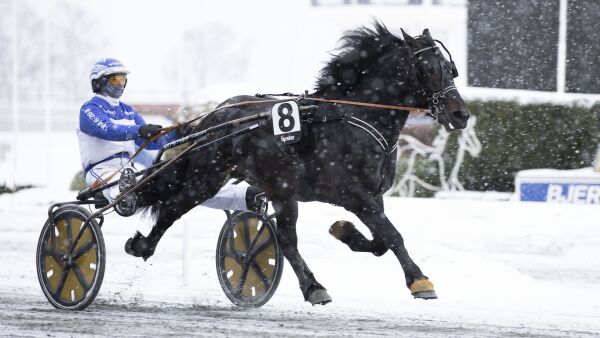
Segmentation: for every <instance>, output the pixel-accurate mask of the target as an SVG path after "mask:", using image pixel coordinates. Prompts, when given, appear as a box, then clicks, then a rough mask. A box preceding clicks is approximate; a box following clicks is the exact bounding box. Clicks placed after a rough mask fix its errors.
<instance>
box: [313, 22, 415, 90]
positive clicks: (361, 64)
mask: <svg viewBox="0 0 600 338" xmlns="http://www.w3.org/2000/svg"><path fill="white" fill-rule="evenodd" d="M374 26H375V28H374V29H370V28H367V27H361V28H358V29H355V30H351V31H348V32H346V33H345V34H344V35H343V36H342V38H341V39H340V47H339V48H338V49H337V50H338V51H339V53H338V54H337V55H334V56H333V57H332V59H331V60H330V61H329V62H328V63H327V64H326V65H325V67H323V69H322V70H321V72H320V75H319V77H318V78H317V85H316V88H315V89H316V93H317V94H320V95H326V96H329V97H334V98H335V97H339V96H341V95H343V94H345V93H347V92H348V91H349V90H350V89H351V88H352V86H353V85H354V84H355V83H356V82H358V80H359V78H360V77H361V76H363V74H365V72H366V71H367V69H368V67H369V65H370V64H371V63H372V62H374V61H376V60H377V59H378V58H379V57H380V56H381V55H384V54H386V53H388V52H389V51H390V50H393V49H395V48H398V47H402V46H404V45H405V43H404V41H403V40H402V39H401V38H400V37H398V36H396V35H394V34H392V33H390V31H389V30H388V29H387V28H386V27H385V25H383V24H382V23H381V22H378V21H376V22H375V23H374Z"/></svg>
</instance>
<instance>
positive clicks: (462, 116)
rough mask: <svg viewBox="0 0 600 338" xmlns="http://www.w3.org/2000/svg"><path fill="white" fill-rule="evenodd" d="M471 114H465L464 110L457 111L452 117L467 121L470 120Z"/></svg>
mask: <svg viewBox="0 0 600 338" xmlns="http://www.w3.org/2000/svg"><path fill="white" fill-rule="evenodd" d="M470 115H471V114H469V112H465V111H462V110H455V111H453V112H452V116H454V117H455V118H457V119H459V120H466V119H468V118H469V116H470Z"/></svg>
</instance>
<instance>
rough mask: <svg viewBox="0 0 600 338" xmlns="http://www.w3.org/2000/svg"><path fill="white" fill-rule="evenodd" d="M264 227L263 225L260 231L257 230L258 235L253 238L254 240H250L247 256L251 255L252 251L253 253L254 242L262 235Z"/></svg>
mask: <svg viewBox="0 0 600 338" xmlns="http://www.w3.org/2000/svg"><path fill="white" fill-rule="evenodd" d="M265 228H266V226H265V225H264V224H263V225H262V226H261V227H260V229H259V230H258V233H257V234H256V236H254V239H253V240H252V244H250V246H249V247H248V254H251V253H252V251H254V250H253V249H254V247H255V246H256V242H257V241H258V240H259V238H260V236H261V235H262V233H263V231H264V230H265Z"/></svg>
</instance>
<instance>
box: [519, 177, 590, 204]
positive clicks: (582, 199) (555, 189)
mask: <svg viewBox="0 0 600 338" xmlns="http://www.w3.org/2000/svg"><path fill="white" fill-rule="evenodd" d="M519 191H520V196H519V198H520V200H521V201H532V202H553V203H575V204H600V184H589V183H527V182H521V183H520V185H519Z"/></svg>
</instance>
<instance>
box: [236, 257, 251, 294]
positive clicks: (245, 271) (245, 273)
mask: <svg viewBox="0 0 600 338" xmlns="http://www.w3.org/2000/svg"><path fill="white" fill-rule="evenodd" d="M244 263H245V264H242V275H241V277H240V282H239V283H238V286H237V290H238V292H239V293H240V294H241V293H242V292H243V290H244V289H243V287H244V284H246V277H248V270H249V268H250V264H249V263H248V262H244Z"/></svg>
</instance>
